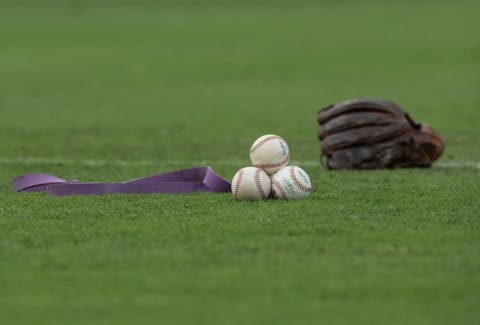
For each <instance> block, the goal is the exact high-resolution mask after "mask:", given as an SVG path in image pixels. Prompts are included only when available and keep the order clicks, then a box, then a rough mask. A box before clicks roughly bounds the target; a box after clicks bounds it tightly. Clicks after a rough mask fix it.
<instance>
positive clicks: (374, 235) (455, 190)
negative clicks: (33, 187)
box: [0, 1, 480, 325]
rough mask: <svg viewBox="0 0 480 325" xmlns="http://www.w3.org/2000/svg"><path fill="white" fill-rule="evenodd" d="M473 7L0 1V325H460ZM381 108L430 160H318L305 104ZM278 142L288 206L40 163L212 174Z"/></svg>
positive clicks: (476, 99) (468, 295)
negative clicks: (347, 165) (395, 108)
mask: <svg viewBox="0 0 480 325" xmlns="http://www.w3.org/2000/svg"><path fill="white" fill-rule="evenodd" d="M479 12H480V4H479V3H478V2H474V1H470V2H469V1H450V2H446V1H445V2H441V1H440V2H433V1H432V2H415V1H406V2H402V3H397V4H385V3H383V2H380V1H372V2H367V1H364V2H362V3H357V2H356V1H345V2H341V3H335V2H333V1H332V2H320V1H319V2H315V1H298V2H291V3H287V2H281V3H280V2H274V1H270V2H261V3H257V2H254V1H247V2H246V3H243V4H238V3H234V2H229V1H213V2H169V3H165V4H154V3H151V2H146V1H143V2H139V3H138V4H136V5H128V4H126V2H122V3H120V2H113V1H111V2H107V1H101V2H94V1H88V2H87V1H85V2H82V1H63V2H59V1H58V2H56V1H52V2H48V4H46V5H45V4H44V5H41V4H39V3H36V2H33V1H32V2H28V3H27V4H23V5H21V4H18V3H17V4H15V3H14V2H13V1H8V2H7V1H2V2H0V323H1V324H32V323H35V324H52V323H57V324H132V323H137V324H158V323H163V324H209V325H210V324H269V323H272V324H273V323H275V324H319V323H325V324H346V323H355V324H372V323H377V324H474V323H476V322H478V318H479V317H480V311H479V309H478V306H479V304H480V213H479V210H480V200H479V191H480V185H479V182H480V150H479V145H480V138H479V136H480V133H479V132H480V131H479V126H480V92H479V90H480V88H479V86H480V38H479V34H478V31H479V30H480V22H479V20H478V13H479ZM355 97H379V98H388V99H391V100H394V101H396V102H398V103H399V104H401V105H402V106H404V107H405V108H406V109H407V111H409V112H410V114H411V115H412V116H413V117H414V118H416V119H418V120H422V121H427V122H429V123H430V124H431V125H432V126H433V127H434V128H435V129H436V130H437V131H438V132H440V133H441V134H442V135H443V136H444V137H445V138H446V139H447V149H446V152H445V154H444V156H443V157H442V158H441V160H440V161H439V162H438V164H437V165H436V166H435V167H434V168H432V169H411V170H396V171H372V172H327V171H326V170H325V169H323V167H321V165H320V161H319V142H318V141H317V139H316V121H315V117H316V112H317V110H318V109H319V108H320V107H322V106H326V105H328V104H331V103H334V102H337V101H340V100H344V99H348V98H355ZM266 133H274V134H279V135H281V136H283V137H284V138H285V139H286V140H287V141H288V143H289V144H290V147H291V152H292V160H293V161H294V162H295V163H296V164H298V165H300V166H301V167H303V168H304V169H305V170H306V171H307V172H308V173H309V174H310V176H311V178H312V182H313V184H314V187H315V192H314V193H313V194H312V196H311V197H310V198H308V199H306V200H303V201H295V202H283V201H267V202H234V201H233V200H232V198H231V195H230V194H205V193H197V194H191V195H178V196H174V195H149V196H137V195H113V196H105V197H66V198H53V197H48V196H46V195H44V194H15V193H12V189H11V179H12V178H13V177H15V176H17V175H20V174H25V173H31V172H44V173H51V174H54V175H57V176H59V177H62V178H66V179H78V180H82V181H121V180H126V179H129V178H135V177H141V176H145V175H149V174H155V173H159V172H164V171H170V170H175V169H179V168H183V167H193V166H196V165H203V164H208V165H211V166H212V167H213V168H214V169H215V170H216V171H217V172H218V173H219V174H221V175H223V176H224V177H225V178H227V179H231V178H232V177H233V175H234V174H235V172H236V171H237V170H238V169H239V168H241V167H244V166H246V165H248V164H249V161H248V149H249V147H250V145H251V143H252V142H253V141H254V140H255V139H256V138H257V137H258V136H260V135H262V134H266Z"/></svg>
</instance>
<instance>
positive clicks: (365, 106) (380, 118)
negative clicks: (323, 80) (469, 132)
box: [318, 99, 445, 169]
mask: <svg viewBox="0 0 480 325" xmlns="http://www.w3.org/2000/svg"><path fill="white" fill-rule="evenodd" d="M318 123H319V125H320V128H319V130H318V137H319V139H320V141H321V142H322V155H323V156H324V157H326V166H327V168H329V169H376V168H397V167H430V166H431V165H432V162H434V161H435V160H437V159H438V158H439V157H440V156H441V154H442V152H443V150H444V148H445V141H444V140H443V138H442V137H440V136H439V135H438V134H436V133H435V132H434V131H433V130H432V129H431V128H430V127H429V126H428V125H426V124H421V123H416V122H415V121H414V120H413V119H412V118H410V116H409V115H408V114H407V113H406V112H405V111H404V110H403V109H402V108H401V107H400V106H398V105H397V104H395V103H393V102H391V101H388V100H378V99H354V100H349V101H345V102H341V103H338V104H335V105H330V106H328V107H325V108H322V109H321V110H320V111H319V112H318Z"/></svg>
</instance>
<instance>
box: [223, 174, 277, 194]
mask: <svg viewBox="0 0 480 325" xmlns="http://www.w3.org/2000/svg"><path fill="white" fill-rule="evenodd" d="M271 189H272V185H271V180H270V177H269V176H268V175H267V173H265V172H264V171H263V170H261V169H260V168H256V167H245V168H242V169H240V170H239V171H238V172H237V173H236V174H235V176H233V180H232V194H233V198H234V199H236V200H266V199H267V198H268V197H269V196H270V192H271Z"/></svg>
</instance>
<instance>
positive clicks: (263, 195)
mask: <svg viewBox="0 0 480 325" xmlns="http://www.w3.org/2000/svg"><path fill="white" fill-rule="evenodd" d="M261 172H262V170H261V169H257V171H256V172H255V185H256V186H257V190H258V192H259V193H260V196H261V197H262V199H266V198H267V195H266V194H265V192H264V191H263V187H262V183H261V182H260V173H261Z"/></svg>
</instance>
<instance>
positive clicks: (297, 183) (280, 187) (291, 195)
mask: <svg viewBox="0 0 480 325" xmlns="http://www.w3.org/2000/svg"><path fill="white" fill-rule="evenodd" d="M272 193H273V196H274V197H275V198H278V199H287V200H292V199H304V198H306V197H307V196H309V195H310V193H312V183H311V181H310V177H308V175H307V173H306V172H305V171H304V170H303V169H301V168H300V167H297V166H288V167H285V168H282V169H281V170H279V171H278V172H277V173H276V174H275V175H273V176H272Z"/></svg>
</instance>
